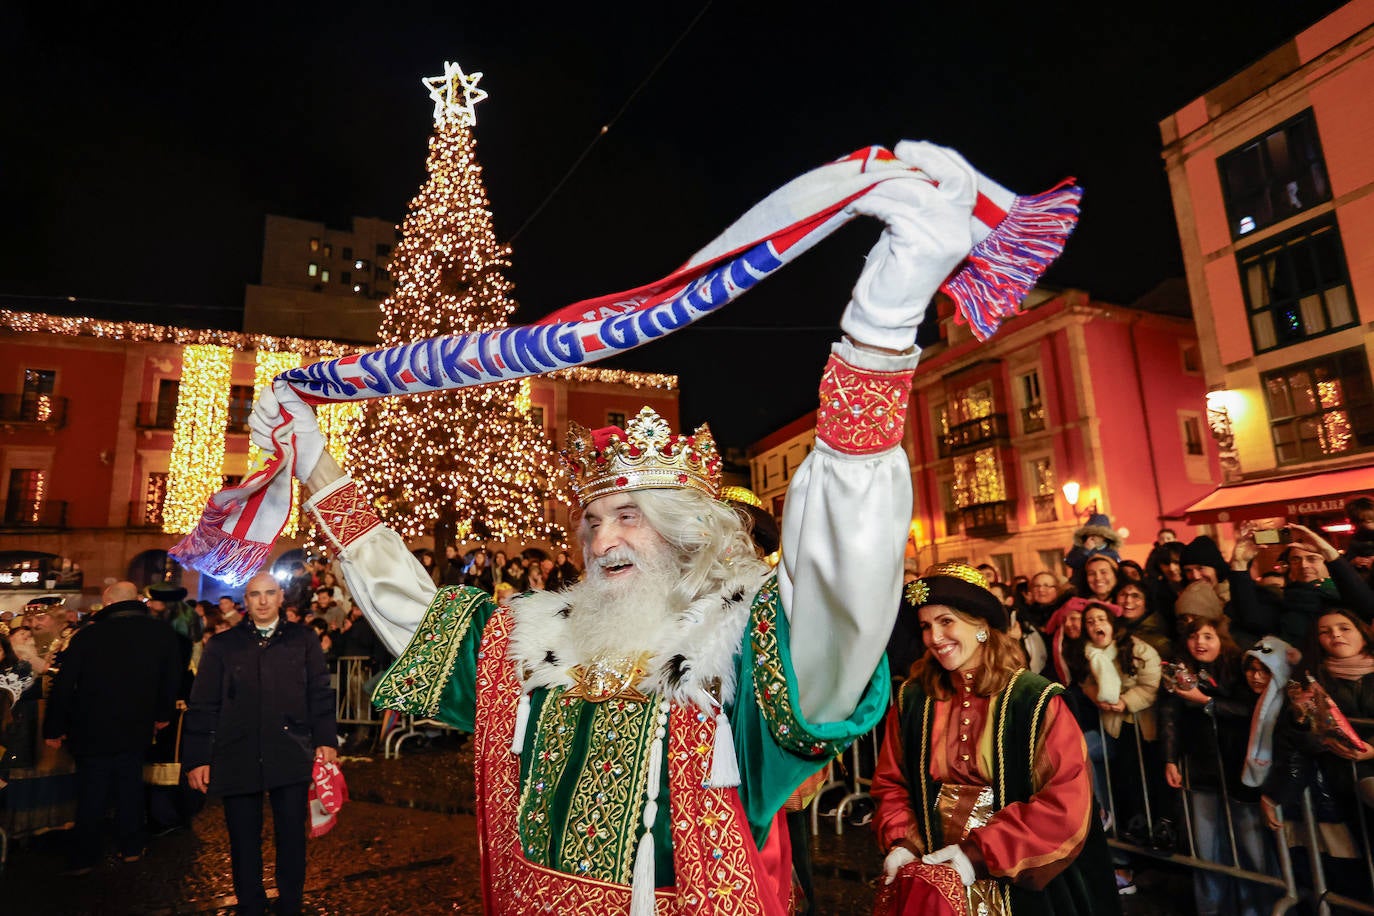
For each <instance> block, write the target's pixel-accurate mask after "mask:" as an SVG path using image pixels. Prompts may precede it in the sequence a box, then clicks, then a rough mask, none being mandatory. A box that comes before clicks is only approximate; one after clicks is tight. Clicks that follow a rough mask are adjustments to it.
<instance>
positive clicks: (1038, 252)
mask: <svg viewBox="0 0 1374 916" xmlns="http://www.w3.org/2000/svg"><path fill="white" fill-rule="evenodd" d="M1072 181H1073V179H1067V180H1065V181H1063V182H1061V183H1060V184H1058V185H1056V186H1055V187H1053V188H1051V189H1050V190H1048V191H1046V192H1045V193H1043V194H1034V195H1030V196H1027V197H1017V198H1016V201H1015V202H1014V203H1013V204H1012V206H1011V210H1010V211H1008V213H1007V216H1006V219H1004V220H1002V222H1000V223H998V224H997V227H996V228H995V229H993V231H992V234H991V235H989V236H988V237H987V238H985V239H983V241H981V242H979V243H978V244H977V245H974V246H973V250H972V251H971V252H969V256H968V259H967V260H965V262H964V263H963V265H962V266H961V267H960V269H959V270H958V271H957V272H956V273H955V275H954V276H953V277H951V278H950V279H948V280H946V281H945V283H944V286H943V287H942V288H943V289H944V291H945V292H946V293H947V294H948V295H949V296H950V298H952V299H953V300H954V304H955V307H956V309H957V311H956V314H955V320H956V321H958V322H959V323H960V324H968V325H969V328H970V330H972V331H973V336H974V337H977V338H978V339H979V340H987V339H988V338H989V337H991V336H992V335H993V333H995V332H996V331H997V328H998V327H999V326H1000V325H1001V324H1002V322H1003V321H1005V320H1006V319H1008V318H1010V317H1012V316H1013V315H1016V314H1017V310H1018V308H1019V306H1020V305H1021V302H1022V300H1024V299H1025V298H1026V296H1027V295H1029V294H1030V291H1031V289H1032V288H1034V286H1035V284H1036V282H1037V281H1039V279H1040V277H1041V275H1043V274H1044V273H1045V271H1046V270H1047V269H1048V268H1049V266H1050V264H1052V263H1054V259H1055V258H1057V257H1059V255H1060V254H1061V253H1063V251H1064V243H1065V242H1066V241H1068V238H1069V234H1070V233H1072V232H1073V229H1074V226H1075V225H1076V224H1077V222H1078V210H1079V203H1080V201H1081V200H1082V198H1083V189H1082V188H1080V187H1078V186H1076V185H1074V184H1072Z"/></svg>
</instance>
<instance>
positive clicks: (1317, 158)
mask: <svg viewBox="0 0 1374 916" xmlns="http://www.w3.org/2000/svg"><path fill="white" fill-rule="evenodd" d="M1217 168H1218V169H1219V170H1220V171H1221V187H1222V194H1223V196H1224V197H1225V199H1226V215H1227V218H1228V219H1229V221H1230V223H1231V237H1232V238H1235V239H1238V238H1240V237H1241V236H1243V235H1248V234H1249V233H1251V232H1255V231H1256V230H1259V229H1263V228H1264V227H1265V226H1269V225H1272V224H1273V223H1276V222H1278V221H1280V220H1283V219H1287V218H1288V217H1290V216H1293V215H1294V214H1296V213H1301V212H1302V211H1304V210H1306V209H1308V208H1310V207H1313V206H1316V205H1317V204H1320V203H1324V202H1326V201H1328V200H1330V199H1331V185H1330V184H1329V183H1328V182H1327V180H1326V163H1325V161H1324V159H1323V157H1322V150H1321V142H1320V141H1319V139H1318V137H1317V122H1316V120H1315V119H1314V118H1313V116H1312V110H1311V109H1308V110H1307V111H1304V112H1303V113H1302V114H1300V115H1298V116H1297V117H1295V118H1293V119H1291V120H1289V121H1287V122H1285V123H1284V124H1280V125H1279V126H1278V127H1275V128H1273V129H1272V130H1270V131H1268V132H1267V133H1265V134H1263V135H1261V136H1259V137H1256V138H1254V139H1253V140H1250V141H1249V142H1247V143H1243V144H1241V145H1240V146H1239V147H1237V148H1236V149H1234V150H1232V151H1231V152H1229V153H1227V154H1226V155H1224V156H1222V157H1221V158H1220V159H1218V160H1217Z"/></svg>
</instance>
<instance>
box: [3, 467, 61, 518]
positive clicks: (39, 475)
mask: <svg viewBox="0 0 1374 916" xmlns="http://www.w3.org/2000/svg"><path fill="white" fill-rule="evenodd" d="M53 505H56V504H51V505H50V503H49V500H48V472H47V471H46V470H45V469H43V468H11V469H10V479H9V486H8V487H7V488H6V492H5V524H7V525H43V524H47V523H48V522H49V521H50V520H49V519H48V515H49V514H50V510H51V508H52V507H53Z"/></svg>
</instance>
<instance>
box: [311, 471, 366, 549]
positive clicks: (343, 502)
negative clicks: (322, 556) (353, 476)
mask: <svg viewBox="0 0 1374 916" xmlns="http://www.w3.org/2000/svg"><path fill="white" fill-rule="evenodd" d="M309 510H310V514H311V515H313V516H314V517H315V522H316V523H317V524H318V525H319V526H320V527H321V528H322V529H324V532H325V534H326V535H327V536H328V537H329V539H330V540H331V541H333V542H334V546H336V547H337V548H339V549H340V550H344V549H346V548H347V547H348V546H349V545H350V544H352V543H353V542H354V541H356V540H358V538H360V537H362V536H363V535H365V534H367V533H368V532H369V531H371V530H372V529H373V528H376V527H377V526H378V525H380V524H381V523H382V520H381V519H379V518H378V517H377V515H376V514H375V513H374V512H373V511H372V508H371V507H370V506H368V504H367V501H366V500H364V499H363V496H362V494H361V493H359V492H358V485H357V484H356V483H354V482H353V481H351V480H350V481H349V482H348V483H346V484H344V485H343V486H342V487H339V489H337V490H335V491H334V492H332V493H330V494H329V495H328V496H326V497H324V499H321V500H320V501H319V502H317V503H315V504H314V505H313V506H310V507H309Z"/></svg>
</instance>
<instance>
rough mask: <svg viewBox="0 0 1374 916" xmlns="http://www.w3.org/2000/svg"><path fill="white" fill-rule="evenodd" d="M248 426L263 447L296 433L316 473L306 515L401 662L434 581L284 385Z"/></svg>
mask: <svg viewBox="0 0 1374 916" xmlns="http://www.w3.org/2000/svg"><path fill="white" fill-rule="evenodd" d="M248 422H249V426H250V428H251V429H252V431H253V439H254V441H256V442H257V443H258V444H259V445H263V446H266V445H269V444H271V440H272V439H273V437H277V438H282V437H285V436H290V435H292V434H294V436H295V446H294V447H295V449H296V455H297V457H296V461H297V466H298V467H302V468H305V467H308V468H313V470H312V471H311V472H310V473H309V474H308V475H305V476H303V481H304V484H305V488H306V490H307V491H308V492H309V493H310V494H311V495H310V498H309V499H308V500H306V503H305V509H306V511H307V512H309V513H310V515H311V516H312V517H313V518H314V519H315V523H316V524H317V525H318V526H319V527H320V530H321V531H323V532H324V535H325V537H326V538H328V540H329V542H330V545H331V546H332V547H333V548H334V552H335V554H336V555H337V557H338V561H339V571H340V572H341V573H342V574H343V577H344V581H345V582H347V583H348V590H349V593H350V594H351V595H352V596H353V601H354V602H355V603H356V604H357V605H358V606H359V607H360V608H362V610H363V614H364V615H366V617H367V619H368V621H369V622H371V624H372V628H373V629H374V630H375V631H376V632H377V636H378V638H380V639H381V640H382V642H383V643H385V644H386V647H387V648H388V649H390V650H391V653H392V654H393V655H400V654H401V653H402V652H404V651H405V648H406V646H407V645H408V644H409V643H410V637H411V635H412V634H413V633H414V632H415V628H416V627H418V626H419V625H420V620H421V618H422V617H423V616H424V613H425V608H427V607H428V606H429V603H430V600H431V599H432V598H433V597H434V592H435V587H434V582H433V580H431V579H430V578H429V575H428V574H427V573H426V572H425V570H424V567H422V566H421V565H420V561H419V560H416V559H415V556H414V554H412V553H411V552H410V550H409V549H408V548H407V547H406V545H405V541H403V540H401V536H400V535H398V534H397V533H396V532H394V531H392V530H391V529H390V528H387V527H386V526H384V525H383V524H382V523H381V519H379V518H378V517H377V514H376V513H375V512H373V511H372V508H371V507H370V506H369V505H368V504H367V502H366V501H365V500H364V499H363V498H362V494H361V493H359V492H358V487H357V484H356V483H354V482H353V479H352V478H351V477H349V476H348V475H346V474H344V472H343V470H342V469H341V468H340V467H339V465H338V462H336V461H335V460H334V457H333V456H332V455H330V454H329V452H327V451H325V449H324V438H323V436H322V435H321V434H320V428H319V424H318V423H317V422H316V420H315V413H314V411H312V410H311V409H310V407H309V406H307V405H306V404H305V403H304V402H303V401H302V400H301V399H300V398H299V397H298V396H297V395H296V393H295V392H294V391H292V390H291V388H290V387H288V386H287V385H286V384H285V383H278V384H275V385H273V386H272V388H271V389H270V390H266V391H264V392H263V393H262V396H261V398H260V399H259V401H258V403H257V405H256V406H255V407H254V408H253V414H252V416H251V417H250V418H249V421H248Z"/></svg>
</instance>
